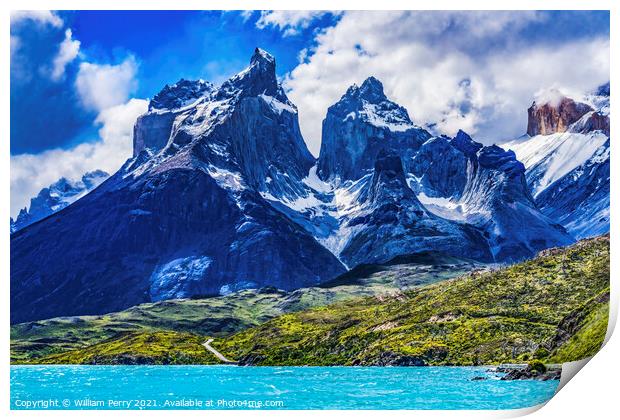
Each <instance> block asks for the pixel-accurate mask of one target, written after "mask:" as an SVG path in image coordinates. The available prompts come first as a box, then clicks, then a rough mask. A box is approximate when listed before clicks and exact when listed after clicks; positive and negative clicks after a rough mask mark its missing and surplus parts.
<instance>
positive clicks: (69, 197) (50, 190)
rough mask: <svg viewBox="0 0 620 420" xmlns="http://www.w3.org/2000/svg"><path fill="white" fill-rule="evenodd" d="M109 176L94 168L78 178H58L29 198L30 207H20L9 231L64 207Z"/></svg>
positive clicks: (29, 223)
mask: <svg viewBox="0 0 620 420" xmlns="http://www.w3.org/2000/svg"><path fill="white" fill-rule="evenodd" d="M109 176H110V174H108V173H107V172H104V171H102V170H96V171H92V172H87V173H85V174H84V175H83V176H82V178H81V179H79V180H71V179H67V178H60V179H59V180H58V181H56V182H54V183H53V184H51V185H50V186H49V187H46V188H43V189H42V190H41V191H39V194H37V196H36V197H33V198H32V199H30V207H24V208H23V209H21V210H20V212H19V214H18V215H17V218H16V219H15V220H13V218H11V233H13V232H17V231H18V230H20V229H23V228H25V227H26V226H28V225H31V224H33V223H35V222H38V221H39V220H41V219H44V218H46V217H47V216H49V215H51V214H54V213H56V212H58V211H60V210H62V209H64V208H65V207H67V206H68V205H69V204H71V203H73V202H74V201H76V200H78V199H80V198H81V197H83V196H84V195H85V194H87V193H88V192H89V191H92V190H93V189H94V188H96V187H97V186H98V185H99V184H101V183H102V182H103V181H104V180H105V179H106V178H108V177H109Z"/></svg>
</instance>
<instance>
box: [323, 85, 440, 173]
mask: <svg viewBox="0 0 620 420" xmlns="http://www.w3.org/2000/svg"><path fill="white" fill-rule="evenodd" d="M430 137H431V136H430V134H429V133H428V132H426V131H425V130H423V129H421V128H419V127H416V126H415V125H414V124H413V123H412V122H411V120H410V119H409V115H408V114H407V110H405V109H404V108H403V107H401V106H399V105H397V104H395V103H394V102H392V101H390V100H388V99H387V97H386V96H385V94H384V93H383V85H382V84H381V82H379V81H378V80H377V79H375V78H374V77H370V78H368V79H366V80H365V81H364V83H363V84H362V85H361V86H360V87H357V86H355V85H353V86H351V87H350V88H349V89H348V90H347V92H346V93H345V94H344V96H343V97H342V98H341V99H340V101H338V102H337V103H336V104H335V105H333V106H331V107H330V108H329V109H328V111H327V116H326V117H325V120H324V121H323V136H322V142H321V152H320V157H319V161H318V174H319V176H320V177H321V179H323V180H328V179H333V178H339V179H340V180H341V181H345V180H356V179H359V178H361V177H362V176H364V175H365V174H367V173H369V172H370V171H372V168H373V166H374V163H375V159H376V157H377V155H378V154H379V152H380V151H381V150H383V149H384V148H385V147H389V148H390V149H392V150H398V151H399V155H400V156H402V157H403V161H404V162H406V163H408V162H409V159H407V157H410V156H411V154H412V153H413V151H414V150H416V149H417V148H418V147H419V146H420V145H421V144H422V143H423V142H424V141H426V140H428V139H429V138H430Z"/></svg>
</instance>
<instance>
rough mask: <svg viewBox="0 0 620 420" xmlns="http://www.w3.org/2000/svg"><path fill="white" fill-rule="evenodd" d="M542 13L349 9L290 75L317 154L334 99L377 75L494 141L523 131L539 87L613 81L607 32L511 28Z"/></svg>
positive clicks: (429, 114)
mask: <svg viewBox="0 0 620 420" xmlns="http://www.w3.org/2000/svg"><path fill="white" fill-rule="evenodd" d="M544 19H545V16H544V15H541V14H540V13H538V12H397V11H394V12H364V11H349V12H345V13H344V14H343V15H342V16H341V18H340V19H339V21H338V22H337V23H336V24H335V25H334V26H333V27H330V28H327V29H326V30H324V31H322V32H320V33H318V34H317V35H316V37H315V45H314V46H313V47H312V48H309V49H308V51H307V52H305V53H304V54H302V55H301V56H300V64H299V65H298V66H297V67H296V68H295V69H293V70H292V71H291V72H290V73H289V74H288V75H287V77H286V79H285V87H286V89H287V91H288V92H287V93H288V95H289V97H290V99H291V100H292V101H293V102H294V103H295V104H296V105H297V106H298V108H299V116H300V125H301V129H302V132H303V135H304V138H305V139H306V142H307V143H308V147H309V148H310V150H311V151H312V152H313V153H314V154H315V155H316V154H318V151H319V148H320V142H321V122H322V120H323V118H325V114H326V110H327V108H328V107H329V106H330V105H332V104H334V103H335V102H336V101H338V100H339V99H340V97H341V96H342V95H343V94H344V92H345V91H346V89H347V88H348V87H349V86H350V85H351V84H353V83H357V84H360V83H361V82H363V81H364V79H366V78H367V77H369V76H375V77H377V78H378V79H379V80H381V81H382V82H383V85H384V88H385V92H386V95H387V96H388V97H389V98H390V99H392V100H393V101H395V102H397V103H399V104H400V105H402V106H404V107H405V108H407V110H408V111H409V114H410V116H411V118H412V119H413V121H414V122H416V123H418V124H421V125H426V124H433V127H434V130H435V131H436V132H438V133H445V134H448V135H452V134H454V133H456V131H458V129H463V130H465V131H467V132H469V133H471V134H473V135H475V136H476V139H477V140H480V141H482V142H485V143H487V144H489V143H492V142H496V141H499V140H504V139H507V138H510V137H515V136H518V135H521V134H522V133H524V132H525V128H526V123H527V112H526V110H527V108H528V107H529V105H530V104H531V102H532V100H533V97H534V95H535V93H536V92H538V91H539V90H541V89H543V88H548V87H550V86H556V87H558V88H561V90H562V91H563V92H566V93H571V92H579V91H581V92H583V91H585V90H589V89H593V88H595V87H596V86H597V85H599V84H601V83H604V82H606V81H607V80H609V39H607V38H589V39H582V40H577V41H564V42H556V43H551V42H549V43H538V44H531V43H528V42H523V41H521V40H520V39H518V37H516V36H514V37H513V36H512V34H514V33H516V31H517V30H518V29H520V28H523V27H524V26H525V25H528V24H529V23H532V22H540V21H543V20H544ZM498 40H499V41H502V42H503V44H501V45H502V46H501V47H497V43H498ZM577 63H578V65H576V64H577Z"/></svg>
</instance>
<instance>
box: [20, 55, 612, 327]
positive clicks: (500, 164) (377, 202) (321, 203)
mask: <svg viewBox="0 0 620 420" xmlns="http://www.w3.org/2000/svg"><path fill="white" fill-rule="evenodd" d="M275 65H276V63H275V59H274V58H273V57H272V56H271V55H269V54H268V53H267V52H265V51H263V50H260V49H256V51H255V52H254V55H253V56H252V58H251V60H250V65H249V67H247V68H246V69H245V70H243V71H241V72H240V73H238V74H237V75H235V76H233V77H232V78H231V79H229V80H227V81H226V82H224V83H223V84H222V85H221V86H219V87H216V86H214V85H212V84H210V83H208V82H205V81H202V80H199V81H187V80H181V81H179V82H178V83H176V84H174V85H170V86H166V87H165V88H164V89H163V90H162V91H161V92H160V93H159V94H157V95H156V96H155V97H154V98H153V100H152V101H151V103H150V105H149V109H148V112H147V113H146V114H144V115H142V116H141V117H139V118H138V120H137V122H136V124H135V128H134V153H133V156H132V158H131V159H129V160H128V161H127V162H126V163H125V164H124V165H123V167H122V168H121V169H120V170H119V171H118V172H117V173H115V174H113V175H112V176H111V177H109V178H108V179H107V180H106V181H105V182H103V183H102V184H101V185H100V186H99V187H98V188H96V189H94V190H93V191H91V192H90V193H89V194H87V195H85V196H84V197H82V198H81V199H80V200H78V201H76V202H74V203H73V204H72V205H70V206H68V207H66V208H65V209H64V210H63V211H62V212H59V213H56V214H53V215H51V216H49V217H47V218H46V219H45V220H41V221H40V222H38V223H35V224H33V225H31V226H28V227H26V228H23V229H21V230H19V231H17V232H15V233H14V234H12V236H11V308H12V310H11V322H12V323H15V322H22V321H28V320H36V319H43V318H50V317H54V316H62V315H83V314H101V313H106V312H111V311H116V310H121V309H124V308H127V307H129V306H132V305H136V304H139V303H143V302H151V301H159V300H164V299H171V298H184V297H195V296H210V295H218V294H227V293H231V292H234V291H237V290H241V289H246V288H257V287H262V286H275V287H277V288H280V289H284V290H293V289H297V288H300V287H306V286H312V285H317V284H321V283H325V282H327V281H329V280H331V279H333V278H335V277H336V276H338V275H340V274H342V273H344V272H345V271H346V270H347V269H351V268H354V267H356V266H358V265H360V264H367V263H382V262H386V261H389V260H391V259H393V258H394V257H397V256H400V255H407V254H412V253H416V252H423V251H438V252H441V253H444V254H448V255H453V256H456V257H466V258H470V259H474V260H478V261H480V262H510V261H518V260H522V259H525V258H529V257H531V256H533V255H535V254H536V253H537V252H538V251H539V250H541V249H545V248H549V247H554V246H560V245H567V244H570V243H572V242H574V240H575V237H576V236H578V237H583V236H589V235H590V234H595V233H599V231H600V230H601V229H603V230H604V222H601V223H599V224H598V225H596V226H594V225H592V229H593V231H592V232H590V231H589V230H588V229H586V227H587V226H582V225H580V223H582V222H581V221H582V220H583V218H584V217H587V214H595V215H596V217H599V216H600V215H601V214H602V212H604V210H605V208H603V207H604V204H605V202H604V198H605V190H604V186H603V188H601V187H600V185H601V184H602V183H604V182H605V179H606V182H607V196H606V198H607V207H606V210H607V219H606V220H607V230H608V228H609V205H608V203H609V193H608V191H609V190H608V188H609V155H608V152H607V154H605V150H602V149H601V147H604V145H605V144H607V151H608V147H609V141H608V124H609V123H608V122H607V132H606V131H605V127H604V117H605V114H604V112H605V110H604V109H605V108H604V105H601V104H603V103H604V100H603V99H602V98H603V97H604V95H601V94H598V93H600V92H597V95H593V96H592V98H591V99H592V102H593V103H594V102H596V103H597V104H598V105H597V107H593V106H591V105H588V104H580V105H577V103H576V102H575V103H574V105H570V102H569V100H566V101H560V104H555V103H554V104H541V105H543V106H542V107H538V108H535V109H534V110H533V111H532V109H531V110H530V111H531V112H530V113H529V114H530V120H531V121H530V123H531V124H528V130H530V128H531V130H530V131H531V135H533V137H531V138H527V139H520V140H519V141H516V142H512V143H509V144H508V146H509V148H510V149H513V150H515V151H512V150H508V148H507V147H506V146H504V147H503V148H502V147H499V146H495V145H494V146H483V145H482V144H480V143H477V142H475V141H474V140H473V139H472V138H471V137H470V136H469V135H467V134H466V133H464V132H462V131H461V132H459V133H458V134H457V135H456V136H455V137H453V138H449V137H445V136H439V137H437V136H433V135H431V134H430V133H429V132H428V131H426V130H424V129H423V128H421V127H419V126H417V125H415V124H414V123H413V122H412V121H411V119H410V116H409V115H408V113H407V111H406V110H405V109H404V108H403V107H401V106H399V105H397V104H396V103H394V102H392V101H390V100H389V99H388V98H387V97H386V95H385V94H384V92H383V86H382V84H381V82H380V81H378V80H377V79H375V78H373V77H370V78H368V79H367V80H366V81H364V83H362V84H361V86H355V85H354V86H351V87H350V88H349V89H348V90H347V91H346V93H345V94H344V95H343V96H342V98H341V99H340V100H339V101H338V102H337V103H336V104H334V105H332V106H331V107H330V108H329V109H328V111H327V116H326V118H325V120H324V121H323V139H322V145H321V152H320V156H319V158H318V159H315V158H314V157H313V156H312V155H311V154H310V152H309V151H308V149H307V147H306V145H305V142H304V140H303V138H302V135H301V132H300V129H299V123H298V115H297V108H296V107H295V105H294V104H293V103H292V102H291V101H290V100H289V99H288V97H287V96H286V93H285V92H284V90H283V88H282V87H281V86H280V84H279V83H278V81H277V78H276V73H275ZM607 98H609V95H608V94H607ZM573 102H574V101H573ZM558 107H559V108H558ZM565 108H566V109H568V110H565ZM558 109H559V111H558ZM606 109H607V114H606V115H607V121H608V105H607V108H606ZM534 120H535V121H534ZM537 121H538V122H537ZM543 127H544V128H543ZM537 130H538V131H540V133H538V132H537ZM570 130H575V131H578V132H573V131H570ZM559 131H563V133H562V134H558V132H559ZM606 133H607V134H606ZM557 135H565V136H573V135H574V136H577V135H578V136H585V137H584V138H590V139H593V140H592V141H594V142H595V143H596V147H594V145H590V144H589V148H588V150H592V153H590V154H589V156H586V157H585V158H583V159H582V158H581V157H580V158H579V159H577V158H576V157H575V155H576V154H579V153H581V154H588V153H589V152H588V153H585V152H584V148H583V147H579V148H577V149H578V150H576V151H574V152H571V150H566V151H564V150H563V149H560V146H556V142H555V141H553V140H550V141H551V142H552V143H553V146H554V147H551V148H549V147H548V148H544V153H551V152H548V150H551V149H553V150H559V152H557V153H556V154H555V155H553V154H552V155H549V158H548V159H547V161H548V162H552V161H553V162H556V161H557V160H558V159H563V160H565V161H567V162H568V161H570V162H573V161H574V162H577V164H575V165H573V167H571V168H569V169H570V170H569V171H565V170H564V169H563V170H562V171H558V170H557V165H556V164H551V163H550V164H547V165H537V163H539V161H540V160H539V161H536V162H534V161H533V160H535V159H530V160H527V159H525V158H524V157H523V156H525V152H523V151H524V150H529V148H528V147H527V145H528V144H531V145H534V144H537V142H538V140H537V137H544V138H548V137H553V136H557ZM601 136H602V137H603V138H605V139H607V140H606V143H605V142H602V143H601V139H600V138H601ZM580 138H581V137H580ZM541 142H542V140H541ZM599 143H600V144H599ZM590 146H591V147H590ZM538 150H539V151H537V152H535V153H534V155H535V156H536V158H538V156H539V155H540V154H543V149H538ZM515 152H516V154H515ZM580 156H581V155H580ZM605 160H606V162H607V164H606V165H607V166H605V164H604V162H605ZM522 162H523V163H522ZM588 165H589V166H588ZM579 168H581V169H582V172H575V171H577V170H578V169H579ZM591 168H596V170H592V169H591ZM552 171H555V172H552ZM593 171H594V172H593ZM560 175H561V176H560ZM569 175H570V176H571V177H572V178H570V179H574V183H576V184H574V183H573V184H571V183H570V182H568V181H567V179H568V178H565V177H566V176H569ZM605 177H606V178H605ZM558 182H562V184H561V185H560V184H558ZM584 185H585V186H584ZM590 190H591V192H589V193H586V191H590ZM554 191H555V194H556V195H557V194H559V191H563V192H564V191H573V192H572V193H571V194H570V197H567V196H566V194H565V193H562V194H561V197H562V199H561V200H560V199H558V198H557V197H554V196H553V194H554ZM545 197H547V198H545ZM31 211H32V205H31ZM600 217H602V216H600ZM578 225H579V226H581V227H577V226H578ZM567 229H568V231H567Z"/></svg>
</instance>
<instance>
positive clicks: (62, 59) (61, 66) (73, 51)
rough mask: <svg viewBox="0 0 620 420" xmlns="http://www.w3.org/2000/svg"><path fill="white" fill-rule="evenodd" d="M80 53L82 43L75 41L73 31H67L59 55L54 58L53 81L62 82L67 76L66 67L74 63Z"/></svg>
mask: <svg viewBox="0 0 620 420" xmlns="http://www.w3.org/2000/svg"><path fill="white" fill-rule="evenodd" d="M79 52H80V41H78V40H76V39H73V37H72V32H71V29H67V30H66V31H65V39H64V40H63V41H62V42H61V43H60V47H59V48H58V54H57V55H56V57H54V61H53V63H52V64H53V67H52V74H51V77H52V80H60V78H61V77H62V76H63V75H64V74H65V67H67V64H69V63H70V62H72V61H73V60H74V59H75V58H76V57H77V55H78V53H79Z"/></svg>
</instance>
